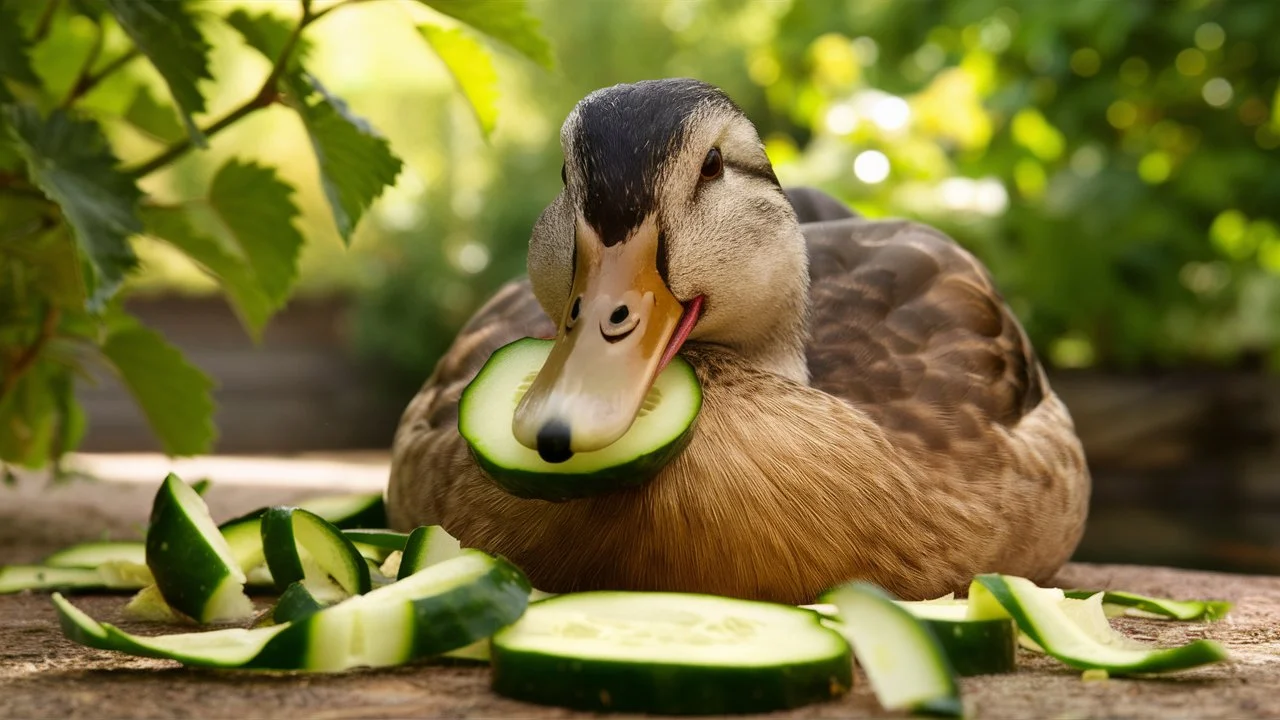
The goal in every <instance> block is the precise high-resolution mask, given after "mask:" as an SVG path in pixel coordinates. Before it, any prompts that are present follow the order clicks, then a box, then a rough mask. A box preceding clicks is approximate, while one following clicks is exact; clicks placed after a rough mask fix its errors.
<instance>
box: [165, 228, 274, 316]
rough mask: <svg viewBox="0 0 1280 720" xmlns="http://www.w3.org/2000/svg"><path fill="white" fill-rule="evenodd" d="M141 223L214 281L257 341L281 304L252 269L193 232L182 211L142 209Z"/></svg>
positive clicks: (215, 242)
mask: <svg viewBox="0 0 1280 720" xmlns="http://www.w3.org/2000/svg"><path fill="white" fill-rule="evenodd" d="M142 221H143V223H144V224H145V225H146V227H147V233H148V234H150V235H154V236H155V237H157V238H159V239H161V240H164V241H165V242H168V243H169V244H170V245H173V246H174V247H176V248H178V249H179V250H181V251H182V252H184V253H186V255H187V257H189V258H191V259H192V260H194V261H195V262H196V263H198V264H199V265H200V266H201V267H203V268H204V270H205V272H207V273H209V274H210V275H212V276H213V277H214V278H216V279H217V280H218V281H219V283H220V284H221V286H222V290H223V292H225V293H226V294H227V297H228V298H230V300H231V303H232V304H233V305H234V306H235V308H236V311H237V312H238V314H239V315H240V320H241V322H242V323H244V325H245V327H246V328H247V329H248V330H249V333H250V334H251V335H252V336H253V337H254V338H255V339H258V338H260V337H261V335H262V328H263V327H264V326H266V324H267V320H268V319H270V317H271V315H272V313H274V312H275V311H276V310H278V309H279V308H280V307H281V305H283V303H282V302H277V301H273V300H272V299H271V298H269V297H267V294H266V293H265V292H264V291H263V289H262V284H261V283H259V282H258V278H257V276H256V275H255V274H254V271H253V268H251V267H249V265H248V264H247V263H246V261H245V260H244V259H243V258H241V257H239V256H237V255H236V254H235V253H233V252H231V250H230V249H228V248H227V247H225V246H224V245H223V244H222V243H221V242H219V241H218V239H217V238H215V237H211V236H209V235H206V234H204V233H202V232H200V231H199V230H197V229H196V224H195V223H193V222H192V218H191V216H190V214H189V213H188V212H187V211H185V210H183V209H182V208H175V207H165V208H146V209H144V210H143V211H142Z"/></svg>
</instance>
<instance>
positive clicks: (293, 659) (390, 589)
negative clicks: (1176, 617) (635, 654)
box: [53, 550, 529, 672]
mask: <svg viewBox="0 0 1280 720" xmlns="http://www.w3.org/2000/svg"><path fill="white" fill-rule="evenodd" d="M528 601H529V582H528V580H527V579H526V578H525V577H524V574H523V573H521V572H520V571H519V570H518V569H516V568H515V567H514V566H512V565H511V564H510V563H508V562H506V561H505V560H501V559H499V558H494V557H490V556H488V555H485V554H484V553H482V552H479V551H476V550H465V551H463V552H462V554H461V555H459V557H457V558H454V559H453V560H449V561H446V562H442V563H439V564H438V565H433V566H432V567H430V568H427V569H426V570H423V571H422V572H419V573H415V574H414V575H412V576H411V577H408V578H406V579H404V580H401V581H399V582H396V583H393V584H391V585H386V586H384V587H381V588H378V589H376V590H372V591H370V592H368V593H366V594H364V595H358V596H355V597H352V598H349V599H347V600H344V601H342V602H340V603H337V604H336V605H333V606H330V607H328V608H325V609H323V610H319V611H316V612H312V613H310V614H306V615H305V616H303V617H301V618H300V619H297V620H294V621H293V622H288V623H284V624H280V625H273V626H268V627H260V628H254V629H252V630H244V629H240V628H230V629H225V630H212V631H206V632H196V633H181V634H176V635H161V636H156V637H141V636H136V635H131V634H129V633H126V632H123V631H122V630H120V629H118V628H116V627H114V626H112V625H110V624H107V623H99V622H97V621H96V620H94V619H93V618H91V617H89V616H88V615H87V614H85V613H84V612H82V611H81V610H79V609H78V608H76V607H75V606H74V605H72V604H71V603H70V602H68V601H67V600H66V598H64V597H63V596H62V595H60V594H55V595H54V596H53V602H54V605H55V607H56V608H57V611H58V618H59V621H60V622H61V624H62V629H63V633H64V634H65V635H66V636H67V637H68V638H70V639H71V640H73V641H75V642H77V643H80V644H82V645H86V646H88V647H93V648H99V649H103V650H114V651H118V652H123V653H127V654H130V655H139V656H143V657H154V658H164V659H169V660H177V661H178V662H181V663H183V664H186V665H191V666H198V667H211V668H240V669H261V670H306V671H312V672H338V671H342V670H348V669H351V668H357V667H386V666H392V665H400V664H404V663H407V662H411V661H413V660H417V659H420V658H426V657H432V656H437V655H442V654H445V653H449V652H451V651H455V650H461V649H464V648H468V647H469V646H471V645H473V644H474V643H477V642H478V641H481V640H483V639H484V638H487V637H489V636H490V635H492V634H493V633H494V632H497V631H498V630H500V629H501V628H503V627H506V626H507V625H509V624H511V623H512V622H515V621H516V620H517V619H518V618H519V617H520V616H521V615H522V614H523V613H524V611H525V608H526V607H527V605H528Z"/></svg>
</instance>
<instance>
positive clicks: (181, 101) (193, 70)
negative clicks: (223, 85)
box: [102, 0, 213, 147]
mask: <svg viewBox="0 0 1280 720" xmlns="http://www.w3.org/2000/svg"><path fill="white" fill-rule="evenodd" d="M102 2H103V3H104V4H105V5H106V7H107V10H109V11H110V12H111V14H112V15H113V16H115V19H116V21H117V22H119V23H120V27H121V28H123V29H124V31H125V33H126V34H128V35H129V37H130V38H131V39H132V40H133V42H134V44H135V45H137V46H138V49H139V50H141V51H142V54H144V55H146V56H147V59H149V60H150V61H151V64H152V65H154V66H155V68H156V70H158V71H159V72H160V75H161V77H163V78H164V81H165V84H166V85H168V86H169V92H170V93H172V94H173V99H174V100H175V101H177V103H178V108H179V110H180V111H181V114H182V122H183V124H184V125H186V128H187V133H188V134H189V135H191V140H192V141H193V142H195V143H196V145H198V146H200V147H204V146H205V140H204V134H203V133H201V132H200V129H199V128H197V127H196V124H195V121H194V120H192V119H191V116H192V115H194V114H196V113H202V112H204V111H205V104H204V96H203V95H201V94H200V88H199V87H198V85H199V82H200V81H201V80H212V79H213V75H212V74H211V73H210V72H209V43H208V42H207V41H206V40H205V39H204V35H203V34H202V33H201V32H200V27H199V26H198V25H196V21H195V17H194V16H193V15H192V14H191V13H189V12H187V8H186V3H184V2H182V1H181V0H102Z"/></svg>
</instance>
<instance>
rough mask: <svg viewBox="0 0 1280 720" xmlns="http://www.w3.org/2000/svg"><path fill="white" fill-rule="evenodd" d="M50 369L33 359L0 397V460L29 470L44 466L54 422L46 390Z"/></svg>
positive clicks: (52, 404)
mask: <svg viewBox="0 0 1280 720" xmlns="http://www.w3.org/2000/svg"><path fill="white" fill-rule="evenodd" d="M54 370H56V368H55V367H54V366H53V365H51V364H50V363H47V362H41V361H39V360H37V361H36V362H35V364H34V365H32V366H31V367H30V368H28V369H27V371H26V372H24V373H23V374H22V375H21V376H19V377H18V380H17V382H15V383H14V384H13V386H12V387H10V388H9V391H8V392H7V393H5V394H4V396H3V397H0V460H3V461H4V462H6V463H12V464H14V465H22V466H25V467H29V468H38V467H41V466H43V465H44V462H45V458H46V457H48V453H49V443H50V442H51V441H52V440H53V435H54V430H55V428H56V423H57V406H56V404H55V402H54V397H53V393H52V392H50V391H49V384H50V383H51V381H52V375H53V371H54Z"/></svg>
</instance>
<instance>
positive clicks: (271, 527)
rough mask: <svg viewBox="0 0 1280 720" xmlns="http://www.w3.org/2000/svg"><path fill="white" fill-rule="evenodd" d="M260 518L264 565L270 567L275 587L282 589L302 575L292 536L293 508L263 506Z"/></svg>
mask: <svg viewBox="0 0 1280 720" xmlns="http://www.w3.org/2000/svg"><path fill="white" fill-rule="evenodd" d="M260 521H261V523H262V525H261V532H262V554H263V556H264V557H266V559H267V569H268V570H270V571H271V579H272V580H274V581H275V583H276V590H279V591H280V592H282V593H283V592H285V591H286V590H288V589H289V586H290V585H292V584H294V583H296V582H302V580H303V579H304V578H305V577H306V573H305V572H304V571H303V569H302V559H301V558H299V557H298V549H297V542H296V540H295V539H294V536H293V508H291V507H272V508H267V509H266V511H265V512H263V514H262V517H261V518H260Z"/></svg>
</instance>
